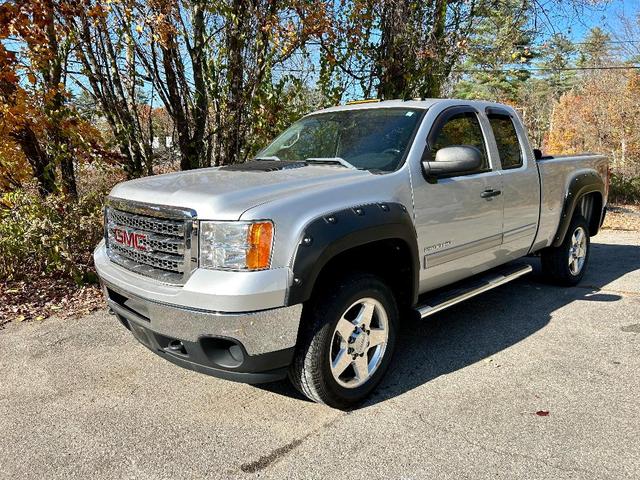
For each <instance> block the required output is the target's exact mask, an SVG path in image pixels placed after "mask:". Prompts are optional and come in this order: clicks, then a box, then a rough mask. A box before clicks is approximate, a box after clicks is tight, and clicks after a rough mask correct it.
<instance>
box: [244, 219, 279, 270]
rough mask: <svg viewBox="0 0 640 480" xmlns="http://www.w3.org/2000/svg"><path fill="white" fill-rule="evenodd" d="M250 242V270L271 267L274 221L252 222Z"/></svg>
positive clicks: (248, 261) (248, 254)
mask: <svg viewBox="0 0 640 480" xmlns="http://www.w3.org/2000/svg"><path fill="white" fill-rule="evenodd" d="M248 242H249V248H248V250H247V268H248V269H249V270H264V269H266V268H269V266H270V264H271V246H272V244H273V223H271V222H257V223H252V224H251V225H250V226H249V232H248Z"/></svg>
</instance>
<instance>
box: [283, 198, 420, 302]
mask: <svg viewBox="0 0 640 480" xmlns="http://www.w3.org/2000/svg"><path fill="white" fill-rule="evenodd" d="M396 239H398V240H402V241H404V242H405V243H406V244H407V246H408V247H409V249H410V253H411V257H412V274H413V278H412V284H413V290H414V291H413V292H410V294H411V296H410V298H411V301H412V304H415V303H416V302H417V297H418V281H419V275H420V259H419V254H418V240H417V235H416V229H415V226H414V224H413V220H412V218H411V215H409V213H408V211H407V209H406V207H405V206H404V205H402V204H400V203H387V202H382V203H371V204H366V205H359V206H355V207H351V208H345V209H343V210H339V211H336V212H333V213H328V214H326V215H323V216H322V217H319V218H316V219H315V220H313V221H311V222H310V223H309V224H308V225H307V226H306V227H305V229H304V231H303V234H302V237H301V241H300V244H299V245H298V248H297V250H296V253H295V255H294V258H293V263H292V271H293V282H292V285H291V286H290V288H289V292H288V295H287V305H295V304H297V303H302V302H304V301H306V300H308V299H309V298H310V297H311V293H312V291H313V287H314V285H315V283H316V280H317V279H318V275H319V274H320V272H321V271H322V269H323V267H324V266H325V265H327V263H328V262H329V261H330V260H331V259H332V258H334V257H335V256H336V255H338V254H340V253H342V252H345V251H347V250H349V249H351V248H355V247H359V246H363V245H366V244H368V243H372V242H376V241H379V240H396ZM371 261H372V262H375V261H376V259H371Z"/></svg>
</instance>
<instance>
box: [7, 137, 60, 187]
mask: <svg viewBox="0 0 640 480" xmlns="http://www.w3.org/2000/svg"><path fill="white" fill-rule="evenodd" d="M12 137H13V139H14V140H15V141H16V143H18V145H20V148H21V149H22V152H23V153H24V155H25V157H27V161H28V162H29V165H31V169H32V171H33V176H34V177H35V179H36V181H37V182H38V192H39V193H40V196H42V197H46V196H47V195H50V194H52V193H56V192H57V191H58V189H57V188H56V177H55V167H54V165H53V163H52V162H51V161H50V159H49V156H48V155H47V153H46V152H45V151H44V149H43V148H42V146H41V145H40V142H39V141H38V137H37V136H36V134H35V133H34V131H33V130H31V128H29V127H24V128H22V129H20V130H19V131H17V132H14V133H12Z"/></svg>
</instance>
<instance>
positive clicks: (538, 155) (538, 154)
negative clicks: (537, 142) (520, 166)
mask: <svg viewBox="0 0 640 480" xmlns="http://www.w3.org/2000/svg"><path fill="white" fill-rule="evenodd" d="M533 156H534V158H535V159H536V160H542V150H540V149H539V148H534V149H533Z"/></svg>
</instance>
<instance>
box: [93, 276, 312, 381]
mask: <svg viewBox="0 0 640 480" xmlns="http://www.w3.org/2000/svg"><path fill="white" fill-rule="evenodd" d="M101 281H102V286H103V291H104V294H105V298H106V300H107V304H108V305H109V307H110V308H111V310H112V311H113V312H114V313H115V314H116V316H117V317H118V319H119V320H120V322H121V323H122V324H123V325H124V326H125V327H126V328H128V329H129V330H130V331H131V332H132V333H133V335H134V336H135V337H136V339H137V340H138V341H140V343H142V344H143V345H145V346H146V347H148V348H149V349H151V350H152V351H154V352H155V353H157V354H158V355H160V356H162V357H164V358H165V359H167V360H169V361H171V362H173V363H175V364H178V365H180V366H183V367H185V368H189V369H192V370H196V371H199V372H202V373H206V374H209V375H213V376H218V377H222V378H226V379H229V380H235V381H241V382H246V383H262V382H269V381H274V380H278V379H281V378H284V377H285V376H286V372H287V367H288V365H289V364H290V362H291V359H292V358H293V352H294V347H295V344H296V340H297V335H298V327H299V324H300V315H301V313H302V305H294V306H290V307H281V308H273V309H269V310H262V311H255V312H247V313H223V312H215V311H207V310H199V309H194V308H188V307H184V306H176V305H170V304H163V303H159V302H156V301H151V300H148V299H144V298H142V297H139V296H136V295H134V294H131V293H129V292H127V291H125V290H124V289H122V288H120V287H118V286H116V285H113V284H111V283H109V282H108V281H105V280H104V279H101Z"/></svg>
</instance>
